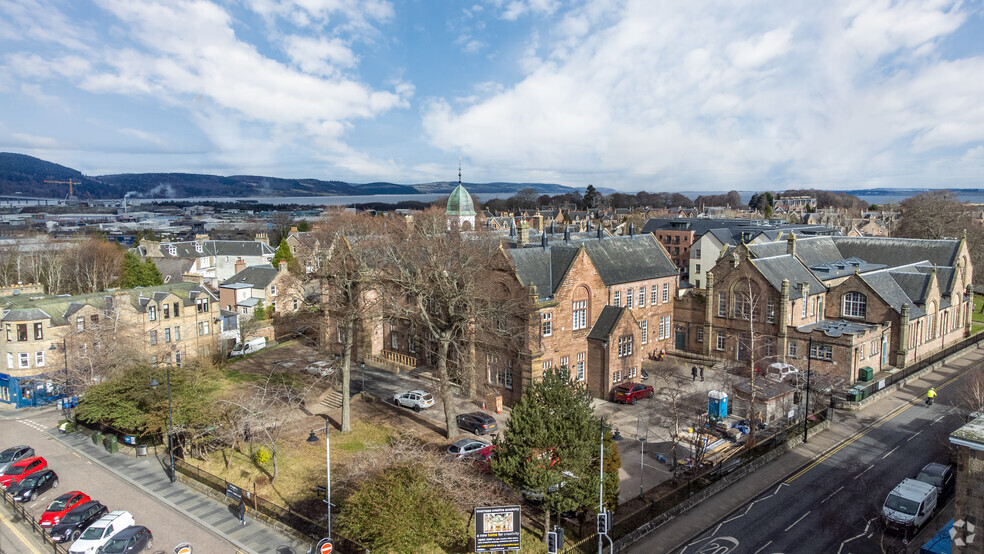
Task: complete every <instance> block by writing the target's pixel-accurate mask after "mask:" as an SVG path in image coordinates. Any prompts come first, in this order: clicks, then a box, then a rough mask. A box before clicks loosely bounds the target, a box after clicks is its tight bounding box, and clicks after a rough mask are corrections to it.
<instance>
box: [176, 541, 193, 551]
mask: <svg viewBox="0 0 984 554" xmlns="http://www.w3.org/2000/svg"><path fill="white" fill-rule="evenodd" d="M174 554H191V544H189V543H186V542H183V543H181V544H179V545H178V546H175V547H174Z"/></svg>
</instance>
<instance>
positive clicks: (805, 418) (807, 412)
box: [803, 335, 813, 444]
mask: <svg viewBox="0 0 984 554" xmlns="http://www.w3.org/2000/svg"><path fill="white" fill-rule="evenodd" d="M812 351H813V335H810V344H809V346H807V347H806V408H804V409H803V444H806V442H807V441H808V440H809V438H810V437H809V430H808V429H807V428H806V424H807V423H808V422H809V419H808V418H809V417H810V361H811V359H812V358H810V353H811V352H812Z"/></svg>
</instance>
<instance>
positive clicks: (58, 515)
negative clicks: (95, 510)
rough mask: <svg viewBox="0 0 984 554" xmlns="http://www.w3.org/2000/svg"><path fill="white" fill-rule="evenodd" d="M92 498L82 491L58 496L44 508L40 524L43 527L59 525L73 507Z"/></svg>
mask: <svg viewBox="0 0 984 554" xmlns="http://www.w3.org/2000/svg"><path fill="white" fill-rule="evenodd" d="M90 500H92V499H91V498H89V495H88V494H85V493H84V492H81V491H72V492H67V493H65V494H63V495H61V496H59V497H58V498H56V499H54V500H52V501H51V504H48V507H47V508H45V509H44V513H43V514H41V519H39V520H38V524H39V525H41V527H54V526H55V525H58V522H60V521H61V520H62V518H63V517H65V514H67V513H68V512H69V511H70V510H71V509H72V508H74V507H76V506H78V505H79V504H82V503H83V502H88V501H90Z"/></svg>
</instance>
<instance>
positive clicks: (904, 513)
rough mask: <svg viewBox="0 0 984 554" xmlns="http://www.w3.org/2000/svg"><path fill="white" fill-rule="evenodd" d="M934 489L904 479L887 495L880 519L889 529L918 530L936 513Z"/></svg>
mask: <svg viewBox="0 0 984 554" xmlns="http://www.w3.org/2000/svg"><path fill="white" fill-rule="evenodd" d="M937 494H938V493H937V492H936V487H934V486H933V485H930V484H929V483H923V482H922V481H916V480H915V479H904V480H903V481H902V482H901V483H899V484H898V485H896V487H895V488H894V489H892V492H890V493H888V498H886V499H885V505H884V506H883V507H882V517H883V518H884V519H885V523H886V524H888V526H889V527H894V528H897V529H904V528H910V529H918V528H920V527H922V526H923V524H924V523H926V522H927V521H929V518H931V517H933V512H934V511H936V500H937Z"/></svg>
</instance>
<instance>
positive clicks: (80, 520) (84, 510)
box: [49, 500, 109, 542]
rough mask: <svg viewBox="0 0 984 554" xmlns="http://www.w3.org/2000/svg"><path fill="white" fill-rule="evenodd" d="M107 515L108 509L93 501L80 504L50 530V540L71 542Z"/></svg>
mask: <svg viewBox="0 0 984 554" xmlns="http://www.w3.org/2000/svg"><path fill="white" fill-rule="evenodd" d="M107 513H109V509H108V508H106V506H103V505H102V504H100V503H99V502H96V501H95V500H90V501H89V502H86V503H85V504H80V505H79V506H76V507H74V508H72V510H71V511H69V512H68V513H67V514H65V517H64V518H62V520H61V521H59V522H58V525H55V526H54V527H52V528H51V530H50V531H49V533H50V534H51V540H53V541H55V542H71V541H74V540H75V539H77V538H79V536H80V535H82V531H85V530H86V528H87V527H89V526H90V525H92V524H93V523H95V522H96V521H98V520H99V518H101V517H102V516H104V515H106V514H107Z"/></svg>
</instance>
